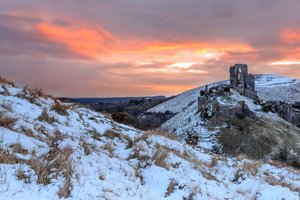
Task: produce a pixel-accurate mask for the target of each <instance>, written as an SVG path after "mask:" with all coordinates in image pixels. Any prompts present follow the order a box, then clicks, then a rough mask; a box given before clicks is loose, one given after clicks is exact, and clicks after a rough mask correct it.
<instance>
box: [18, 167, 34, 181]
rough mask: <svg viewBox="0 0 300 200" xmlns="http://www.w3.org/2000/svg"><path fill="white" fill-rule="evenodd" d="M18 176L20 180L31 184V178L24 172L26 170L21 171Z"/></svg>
mask: <svg viewBox="0 0 300 200" xmlns="http://www.w3.org/2000/svg"><path fill="white" fill-rule="evenodd" d="M16 176H17V179H18V180H23V181H24V182H25V183H31V180H30V177H29V176H28V175H27V174H26V173H25V172H24V170H21V169H19V170H18V171H17V174H16Z"/></svg>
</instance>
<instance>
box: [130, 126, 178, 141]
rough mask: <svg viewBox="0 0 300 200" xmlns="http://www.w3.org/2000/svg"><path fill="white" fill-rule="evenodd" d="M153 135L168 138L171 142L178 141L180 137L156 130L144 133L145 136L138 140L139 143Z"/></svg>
mask: <svg viewBox="0 0 300 200" xmlns="http://www.w3.org/2000/svg"><path fill="white" fill-rule="evenodd" d="M151 135H159V136H163V137H165V138H168V139H170V140H178V137H177V136H176V135H174V134H172V133H169V132H167V131H164V130H161V129H154V130H148V131H146V132H144V134H143V135H142V136H141V137H140V138H138V139H137V141H140V140H146V139H147V138H149V137H150V136H151ZM137 141H135V142H137Z"/></svg>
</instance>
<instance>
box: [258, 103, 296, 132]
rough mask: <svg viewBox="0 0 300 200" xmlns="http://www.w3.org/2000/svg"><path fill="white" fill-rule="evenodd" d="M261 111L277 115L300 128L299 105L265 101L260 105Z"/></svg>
mask: <svg viewBox="0 0 300 200" xmlns="http://www.w3.org/2000/svg"><path fill="white" fill-rule="evenodd" d="M262 106H263V111H265V112H269V111H271V112H274V113H277V114H278V116H279V117H281V118H282V119H284V120H286V121H288V122H290V123H292V124H294V125H295V126H297V127H300V103H299V102H296V103H294V104H289V103H285V102H282V101H266V102H265V103H263V104H262Z"/></svg>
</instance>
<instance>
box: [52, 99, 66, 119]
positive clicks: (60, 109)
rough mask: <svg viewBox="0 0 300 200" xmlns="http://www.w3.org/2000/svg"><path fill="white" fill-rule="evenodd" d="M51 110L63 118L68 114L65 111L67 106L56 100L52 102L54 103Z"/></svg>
mask: <svg viewBox="0 0 300 200" xmlns="http://www.w3.org/2000/svg"><path fill="white" fill-rule="evenodd" d="M51 109H52V110H54V111H55V112H57V113H58V114H60V115H65V116H68V115H69V113H68V111H67V110H68V109H69V106H68V105H66V104H62V103H60V102H59V101H58V100H54V103H53V105H52V108H51Z"/></svg>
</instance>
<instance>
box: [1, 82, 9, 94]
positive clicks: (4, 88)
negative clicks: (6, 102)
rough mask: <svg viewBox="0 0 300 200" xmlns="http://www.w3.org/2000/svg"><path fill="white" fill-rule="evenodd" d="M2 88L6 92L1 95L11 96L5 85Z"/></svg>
mask: <svg viewBox="0 0 300 200" xmlns="http://www.w3.org/2000/svg"><path fill="white" fill-rule="evenodd" d="M1 88H2V89H3V90H4V91H3V92H1V93H0V94H1V95H4V96H8V95H10V93H9V91H8V89H7V87H6V86H5V85H1Z"/></svg>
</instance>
